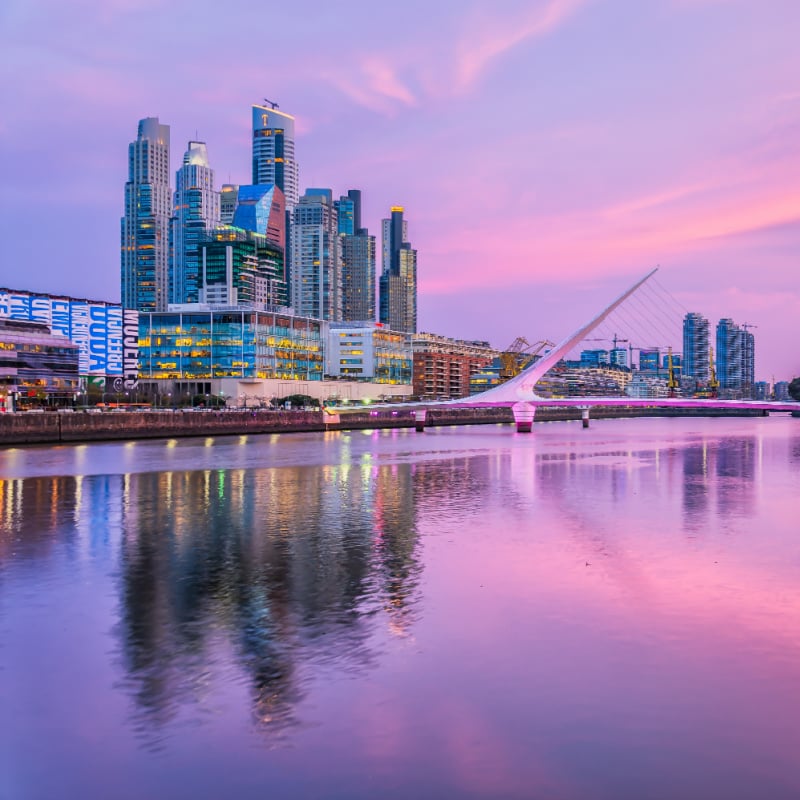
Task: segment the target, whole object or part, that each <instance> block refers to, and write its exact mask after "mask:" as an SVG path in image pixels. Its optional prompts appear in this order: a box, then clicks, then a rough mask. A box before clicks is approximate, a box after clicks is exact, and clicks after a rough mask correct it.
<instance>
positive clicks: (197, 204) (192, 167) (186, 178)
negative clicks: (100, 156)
mask: <svg viewBox="0 0 800 800" xmlns="http://www.w3.org/2000/svg"><path fill="white" fill-rule="evenodd" d="M219 203H220V195H219V192H217V191H216V190H215V189H214V170H213V169H211V167H210V166H209V163H208V151H207V149H206V145H205V142H189V145H188V147H187V149H186V153H184V156H183V165H182V166H181V168H180V169H179V170H178V171H177V173H176V176H175V196H174V202H173V209H174V216H173V218H172V268H171V270H170V299H169V302H170V303H196V302H197V299H198V285H197V284H198V274H199V272H200V252H199V247H198V245H199V243H200V241H201V239H203V238H204V237H205V235H206V234H207V233H208V232H209V231H210V230H212V229H213V228H216V227H217V226H218V225H219V224H220V208H219Z"/></svg>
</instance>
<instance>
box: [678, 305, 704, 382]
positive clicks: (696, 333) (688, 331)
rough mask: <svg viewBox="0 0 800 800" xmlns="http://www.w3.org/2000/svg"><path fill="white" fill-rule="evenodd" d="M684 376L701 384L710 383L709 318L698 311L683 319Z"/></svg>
mask: <svg viewBox="0 0 800 800" xmlns="http://www.w3.org/2000/svg"><path fill="white" fill-rule="evenodd" d="M682 377H683V378H684V379H687V380H688V379H692V380H693V381H694V382H695V383H701V384H704V383H708V380H709V378H710V370H709V350H708V320H707V319H706V318H705V317H704V316H703V315H702V314H698V313H696V312H690V313H688V314H687V315H686V316H685V317H684V319H683V372H682Z"/></svg>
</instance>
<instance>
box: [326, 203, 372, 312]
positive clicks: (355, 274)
mask: <svg viewBox="0 0 800 800" xmlns="http://www.w3.org/2000/svg"><path fill="white" fill-rule="evenodd" d="M333 205H334V207H335V209H336V218H337V227H338V231H339V236H340V240H341V241H340V250H341V256H342V319H343V320H345V321H349V322H355V321H358V320H374V319H376V314H375V289H376V287H375V237H374V236H371V235H370V234H369V232H368V231H367V229H366V228H362V227H361V191H360V190H359V189H350V190H349V191H348V192H347V194H346V195H342V196H341V197H340V198H339V199H338V200H337V201H335V202H334V204H333Z"/></svg>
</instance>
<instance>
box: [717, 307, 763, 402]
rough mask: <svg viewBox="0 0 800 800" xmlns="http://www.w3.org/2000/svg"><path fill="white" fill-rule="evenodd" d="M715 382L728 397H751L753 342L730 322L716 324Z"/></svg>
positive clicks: (746, 332)
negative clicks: (717, 381) (716, 381)
mask: <svg viewBox="0 0 800 800" xmlns="http://www.w3.org/2000/svg"><path fill="white" fill-rule="evenodd" d="M716 343H717V349H716V362H717V366H716V369H717V380H719V388H720V391H721V392H724V396H728V397H745V398H747V397H750V396H751V394H752V390H753V383H754V378H755V375H754V368H755V363H754V362H755V338H754V337H753V334H752V333H750V332H749V331H748V330H746V328H743V327H740V326H739V325H736V324H735V323H734V322H733V320H732V319H728V318H726V319H721V320H720V321H719V322H718V323H717V337H716Z"/></svg>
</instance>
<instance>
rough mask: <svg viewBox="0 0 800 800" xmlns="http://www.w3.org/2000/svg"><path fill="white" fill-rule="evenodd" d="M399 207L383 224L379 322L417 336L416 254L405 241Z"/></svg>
mask: <svg viewBox="0 0 800 800" xmlns="http://www.w3.org/2000/svg"><path fill="white" fill-rule="evenodd" d="M403 213H404V209H403V207H402V206H393V207H392V210H391V217H390V218H389V219H384V220H383V221H382V229H383V239H382V243H381V252H382V262H383V264H382V266H383V271H382V273H381V278H380V321H381V322H382V323H383V324H384V325H388V326H389V327H390V328H392V329H393V330H397V331H404V332H406V333H416V332H417V251H416V250H414V249H413V248H412V247H411V244H410V243H409V241H408V225H407V222H406V220H404V219H403Z"/></svg>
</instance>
